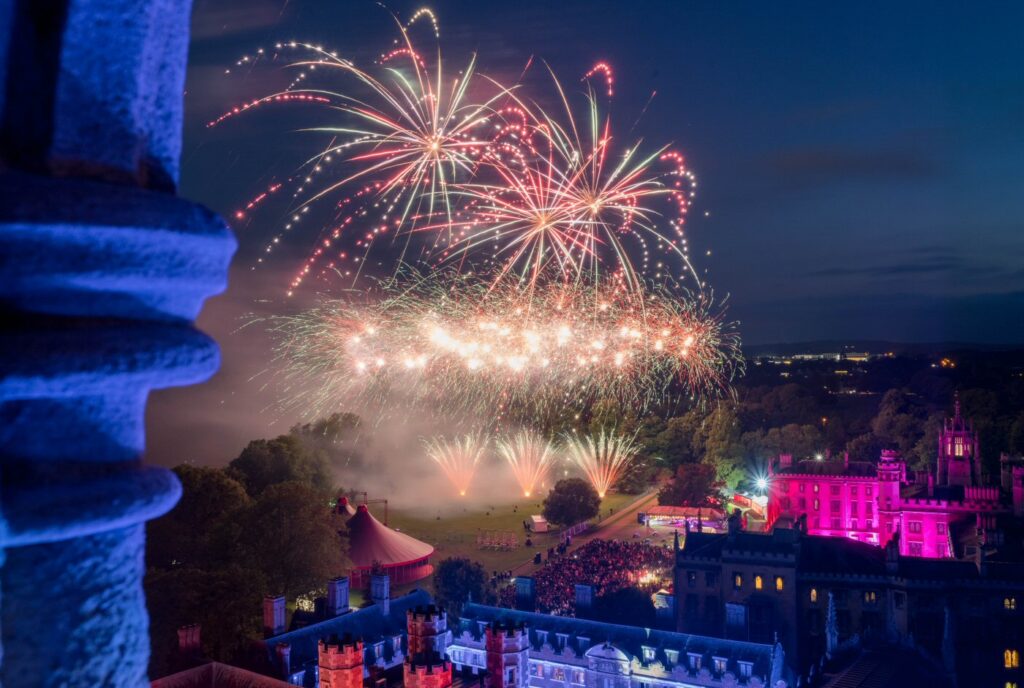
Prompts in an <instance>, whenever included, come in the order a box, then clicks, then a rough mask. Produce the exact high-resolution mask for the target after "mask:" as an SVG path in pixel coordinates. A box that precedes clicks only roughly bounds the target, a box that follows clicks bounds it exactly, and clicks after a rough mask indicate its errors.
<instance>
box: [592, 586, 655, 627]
mask: <svg viewBox="0 0 1024 688" xmlns="http://www.w3.org/2000/svg"><path fill="white" fill-rule="evenodd" d="M593 613H594V618H595V619H597V620H598V621H604V622H607V623H616V624H628V625H630V626H644V627H647V628H651V627H652V626H654V625H655V620H656V619H655V611H654V603H653V602H652V601H651V596H650V595H649V594H648V593H646V592H644V591H643V590H640V589H638V588H620V589H618V590H615V591H613V592H609V593H607V594H605V595H601V596H600V597H598V598H597V599H596V600H595V601H594V612H593Z"/></svg>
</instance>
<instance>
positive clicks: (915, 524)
mask: <svg viewBox="0 0 1024 688" xmlns="http://www.w3.org/2000/svg"><path fill="white" fill-rule="evenodd" d="M910 532H911V533H920V532H921V522H920V521H911V522H910Z"/></svg>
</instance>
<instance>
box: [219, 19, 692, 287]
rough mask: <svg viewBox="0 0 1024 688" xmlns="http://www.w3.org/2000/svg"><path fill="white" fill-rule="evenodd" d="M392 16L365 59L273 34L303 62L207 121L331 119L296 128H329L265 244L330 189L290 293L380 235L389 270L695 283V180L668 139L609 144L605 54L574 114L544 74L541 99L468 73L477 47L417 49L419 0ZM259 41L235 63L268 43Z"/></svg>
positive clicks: (535, 280)
mask: <svg viewBox="0 0 1024 688" xmlns="http://www.w3.org/2000/svg"><path fill="white" fill-rule="evenodd" d="M395 22H396V26H397V29H398V36H399V38H398V40H397V41H396V47H394V48H393V49H392V50H391V51H390V52H387V53H385V54H383V55H381V56H380V59H379V60H378V61H377V63H376V64H375V65H372V66H358V65H356V64H355V63H354V62H352V61H351V60H348V59H345V58H342V57H339V56H338V54H337V53H336V52H333V51H329V50H328V49H326V48H323V47H322V46H319V45H312V44H309V43H302V42H294V41H293V42H288V43H279V44H277V45H276V46H275V51H276V52H274V54H273V59H275V60H276V58H277V57H278V56H279V55H283V54H286V53H298V54H299V56H298V57H296V58H295V59H294V60H293V61H292V62H291V66H292V67H294V68H295V69H298V70H301V71H300V72H299V75H298V76H297V77H296V79H295V81H294V82H293V83H292V85H290V86H289V87H288V89H286V90H285V91H282V92H278V93H273V94H270V95H266V96H263V97H261V98H257V99H255V100H252V101H250V102H248V103H246V104H244V105H242V106H240V107H237V108H233V109H232V110H229V111H228V112H226V113H224V114H223V115H222V116H221V117H219V118H216V119H215V120H213V121H211V122H210V124H209V126H218V125H219V124H221V123H222V122H223V121H225V120H227V119H230V118H233V117H235V116H238V115H240V114H243V113H246V112H249V111H251V110H254V109H256V108H261V107H266V106H268V105H276V104H280V105H281V106H289V107H293V106H296V105H298V106H301V107H308V106H310V105H312V106H314V107H320V108H326V110H327V112H328V113H329V116H330V118H331V120H330V121H328V122H327V123H325V124H323V125H321V126H312V127H308V128H306V129H305V131H307V132H311V133H316V134H321V135H323V136H325V137H328V138H329V139H330V142H329V143H328V144H327V145H326V146H323V147H321V148H318V149H316V150H315V152H314V154H312V155H311V156H310V158H309V159H308V160H307V162H306V165H305V169H306V171H307V172H306V173H304V174H299V175H295V176H294V177H293V178H292V179H293V180H294V181H295V183H296V184H297V185H298V188H297V189H296V190H295V193H294V194H293V196H292V198H293V204H292V206H291V207H290V208H289V210H288V212H287V216H286V218H285V220H284V229H283V231H282V232H280V233H278V234H277V235H276V236H274V237H273V239H272V240H271V241H270V242H269V243H268V244H267V246H266V252H265V255H266V254H269V253H270V252H271V251H272V250H273V249H274V248H275V247H276V246H277V245H278V244H280V243H281V241H282V240H284V239H285V238H286V234H287V233H288V232H292V231H293V230H294V229H295V228H296V227H298V226H299V224H300V223H302V222H305V221H307V220H306V218H307V217H310V215H309V211H310V209H311V208H313V207H314V205H315V204H317V203H320V202H325V201H328V200H330V203H329V204H328V205H330V206H332V207H331V209H330V210H329V213H330V214H331V217H330V218H329V219H328V220H327V222H326V225H325V226H324V228H323V230H322V231H321V232H320V235H319V238H318V239H317V241H316V244H315V247H314V248H313V249H312V251H311V253H310V255H309V257H308V259H307V260H306V261H305V262H304V263H303V265H302V266H301V268H300V269H299V270H298V271H297V273H296V274H295V276H294V278H293V279H292V281H291V283H290V285H289V294H291V293H292V292H294V290H296V289H298V288H299V287H301V286H302V285H303V284H304V283H305V282H306V281H307V280H308V279H309V278H310V277H321V278H325V279H329V278H331V277H332V276H338V275H340V276H342V277H344V278H346V279H348V278H351V279H352V280H356V279H357V278H358V277H359V276H360V275H361V274H363V271H364V266H365V265H366V264H367V262H368V261H369V260H370V259H371V255H381V251H385V249H387V251H386V257H387V261H385V262H388V261H394V260H395V256H397V261H395V262H393V264H394V265H395V266H396V270H397V269H398V268H397V266H398V265H399V264H400V263H402V262H409V263H421V264H423V265H426V266H437V265H441V264H448V265H450V264H457V265H458V266H459V267H460V269H461V270H464V271H467V272H469V271H480V270H486V271H488V272H489V273H490V274H491V275H492V278H493V279H494V280H495V281H501V280H510V281H513V282H517V281H518V282H529V284H530V286H531V288H534V289H538V288H543V285H542V284H541V283H540V280H541V277H542V276H543V275H546V274H549V273H551V272H552V271H553V269H552V268H557V269H558V271H559V272H560V273H561V279H562V281H565V280H566V279H571V280H580V279H583V278H584V277H586V278H588V279H590V280H591V281H597V280H599V279H600V276H599V273H604V274H607V275H609V276H617V278H618V279H619V280H620V281H621V282H622V284H623V285H624V286H625V287H626V288H628V289H631V290H633V291H634V292H635V293H636V294H637V296H638V298H642V296H643V284H644V282H645V280H647V279H653V280H655V281H674V280H684V279H685V280H689V278H690V277H691V276H692V277H693V279H694V281H695V282H694V284H693V285H691V288H696V289H700V288H701V287H702V286H703V285H702V283H701V281H700V279H699V278H698V276H697V274H696V271H695V270H694V269H693V266H692V265H691V263H690V261H689V257H688V247H687V242H686V238H685V236H684V235H683V231H682V225H683V220H684V218H685V215H686V212H687V209H688V208H689V206H690V203H691V202H692V199H693V196H694V193H695V188H696V181H695V179H694V177H693V174H692V173H691V172H690V171H689V170H688V169H687V168H686V167H685V165H684V164H683V159H682V156H681V155H679V154H678V153H676V152H674V151H669V150H667V149H666V148H664V147H662V148H655V149H652V150H650V151H647V152H641V145H640V142H635V143H633V144H632V145H626V146H616V145H615V144H616V143H617V142H616V137H615V135H614V130H613V127H612V123H611V119H610V117H608V116H607V115H603V114H602V112H601V108H600V107H599V105H598V100H599V97H598V95H597V93H596V92H595V90H594V89H593V88H592V86H591V81H594V80H600V81H601V84H600V86H601V89H602V92H603V93H606V96H607V98H609V99H610V98H611V96H612V84H613V73H612V70H611V67H610V66H609V65H608V64H606V63H603V62H599V63H597V64H596V65H595V66H594V67H593V69H591V70H590V71H589V72H587V74H586V75H584V77H583V79H582V81H583V82H584V83H586V85H587V93H586V94H585V100H584V103H585V111H586V113H585V115H584V116H583V117H580V116H579V113H578V112H577V107H575V106H574V105H573V104H572V102H571V98H570V95H569V94H567V92H566V91H565V89H564V88H563V86H562V84H561V83H560V82H559V81H558V79H557V78H556V77H555V76H554V73H553V72H552V73H551V81H550V83H551V85H552V87H553V90H554V92H555V95H556V98H555V100H556V101H557V102H560V103H561V108H560V110H559V111H558V112H555V113H549V112H546V111H545V110H544V109H543V108H541V107H539V106H538V105H537V104H536V100H538V99H530V98H528V97H527V96H526V95H525V94H521V91H522V88H521V87H520V86H519V85H516V86H514V87H507V86H504V85H502V84H500V83H499V82H497V81H495V80H494V79H491V78H489V77H481V76H479V75H478V74H477V72H476V57H475V55H474V56H473V57H471V58H470V59H469V61H468V63H467V64H466V65H465V66H463V68H462V69H461V70H459V71H456V72H451V71H446V69H445V67H444V64H445V62H444V60H443V59H442V53H441V49H440V44H439V43H438V44H437V48H436V50H426V51H424V50H421V49H420V47H419V46H418V45H417V44H416V42H414V40H413V37H412V35H411V33H410V32H411V28H412V26H413V24H416V23H422V24H424V25H426V24H427V23H428V22H429V26H431V27H432V28H433V38H434V40H435V42H436V41H437V39H438V36H439V35H440V31H439V28H438V23H437V18H436V16H435V15H434V14H433V12H431V11H430V10H426V9H423V10H419V11H417V12H416V13H415V14H414V15H413V17H412V19H411V20H410V21H409V22H407V23H405V24H403V23H402V22H400V21H399V20H398V18H397V17H395ZM258 53H259V54H258V55H257V56H256V57H255V58H252V59H250V58H249V57H244V58H243V59H242V60H240V61H239V63H238V65H239V66H243V65H244V66H248V67H252V66H254V65H255V64H256V63H258V62H260V61H261V60H263V61H266V60H268V59H269V58H270V57H271V56H268V55H264V54H263V53H262V51H258ZM549 71H550V69H549ZM313 81H315V82H316V84H317V85H313V83H312V82H313ZM539 99H542V100H551V98H549V97H546V96H542V97H541V98H539ZM283 195H285V196H286V195H287V194H283ZM256 199H259V200H256ZM253 200H256V202H255V203H254V202H253ZM253 200H250V201H249V202H248V203H246V204H243V206H242V207H241V208H240V209H239V211H238V213H236V218H238V219H242V218H247V217H248V216H249V215H250V214H251V213H252V211H254V209H255V206H256V205H260V202H261V201H262V198H261V197H259V196H257V197H255V198H254V199H253ZM314 216H316V214H314ZM417 237H418V238H417ZM380 244H383V246H382V247H381V248H379V249H375V248H374V247H376V246H378V245H380ZM265 255H264V257H265ZM263 260H264V258H263V257H261V258H259V259H257V262H263ZM350 283H351V284H354V282H350Z"/></svg>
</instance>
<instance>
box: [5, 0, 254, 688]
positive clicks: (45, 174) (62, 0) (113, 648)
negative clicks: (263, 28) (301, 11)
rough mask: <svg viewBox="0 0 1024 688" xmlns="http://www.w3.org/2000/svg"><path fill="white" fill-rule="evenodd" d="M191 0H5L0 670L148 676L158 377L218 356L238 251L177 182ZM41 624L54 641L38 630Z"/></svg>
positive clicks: (185, 379) (115, 681)
mask: <svg viewBox="0 0 1024 688" xmlns="http://www.w3.org/2000/svg"><path fill="white" fill-rule="evenodd" d="M190 7H191V3H190V2H187V1H182V2H139V1H133V2H125V1H119V0H56V1H55V2H39V1H37V0H9V1H8V2H4V3H0V16H2V19H0V46H2V49H0V74H3V81H4V86H3V88H2V89H0V321H2V322H3V323H4V328H3V332H2V335H0V427H2V428H3V431H2V432H0V456H2V457H3V481H2V482H3V528H2V531H3V533H2V536H0V539H2V547H3V552H2V554H0V589H2V596H3V605H2V622H0V623H2V629H0V633H2V638H0V646H2V648H3V650H2V664H0V684H3V685H5V686H19V685H44V684H45V685H76V686H106V687H109V688H122V687H125V688H127V687H131V688H137V687H138V686H146V685H149V680H148V679H147V677H146V669H147V665H148V664H149V648H150V643H149V618H148V616H147V614H146V603H145V598H144V596H143V590H142V577H143V573H144V572H145V560H144V556H143V555H144V550H145V524H146V521H148V520H150V519H154V518H157V517H159V516H161V515H163V514H164V513H166V512H167V511H168V510H169V509H170V508H171V507H173V506H174V504H175V502H177V501H178V497H179V496H180V495H181V484H180V483H179V481H178V479H177V478H176V477H175V475H174V474H173V473H172V472H170V471H169V470H166V469H163V468H160V467H156V466H147V465H146V464H145V463H144V461H143V460H142V454H143V450H144V448H145V412H146V400H147V399H148V397H149V393H150V391H152V390H154V389H162V388H166V387H173V386H176V385H189V384H195V383H197V382H200V381H202V380H205V379H206V378H208V377H210V376H211V375H212V374H213V373H214V372H215V371H216V370H217V367H218V364H219V354H218V350H217V345H216V343H214V342H213V340H211V339H210V338H209V337H206V336H205V335H203V334H202V333H200V332H199V331H198V330H196V329H195V328H194V327H193V325H192V322H193V320H195V318H196V316H197V315H198V313H199V311H200V309H201V308H202V306H203V301H204V300H205V299H206V298H207V297H208V296H211V295H213V294H216V293H219V292H221V291H222V290H223V289H224V287H225V284H226V280H227V268H228V262H229V260H230V258H231V255H232V253H233V252H234V249H235V240H234V239H233V238H232V236H231V233H230V231H229V230H228V228H227V225H225V224H224V222H223V221H222V220H221V219H220V218H218V217H217V216H216V215H215V214H213V213H211V212H210V211H208V210H206V209H204V208H201V207H199V206H197V205H194V204H192V203H189V202H187V201H185V200H182V199H180V198H178V197H177V195H176V190H177V184H178V170H179V167H178V162H179V155H180V153H181V125H182V112H183V104H182V94H183V93H184V89H185V64H186V58H187V54H188V40H189V12H190ZM44 638H45V642H41V639H44Z"/></svg>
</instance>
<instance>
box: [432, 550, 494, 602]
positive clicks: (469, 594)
mask: <svg viewBox="0 0 1024 688" xmlns="http://www.w3.org/2000/svg"><path fill="white" fill-rule="evenodd" d="M486 582H487V573H486V572H485V571H484V567H483V566H481V565H480V564H479V563H478V562H475V561H470V560H469V559H466V558H464V557H449V558H447V559H445V560H443V561H442V562H441V563H439V564H438V565H437V567H436V568H435V569H434V601H435V602H436V603H437V604H438V605H440V606H442V607H444V608H445V610H447V612H448V613H449V614H451V615H452V616H455V617H458V616H459V615H460V614H461V613H462V606H463V605H464V604H466V603H467V602H469V601H470V599H472V600H473V601H475V602H484V601H485V600H484V595H485V592H486V589H485V587H484V586H485V584H486Z"/></svg>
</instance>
